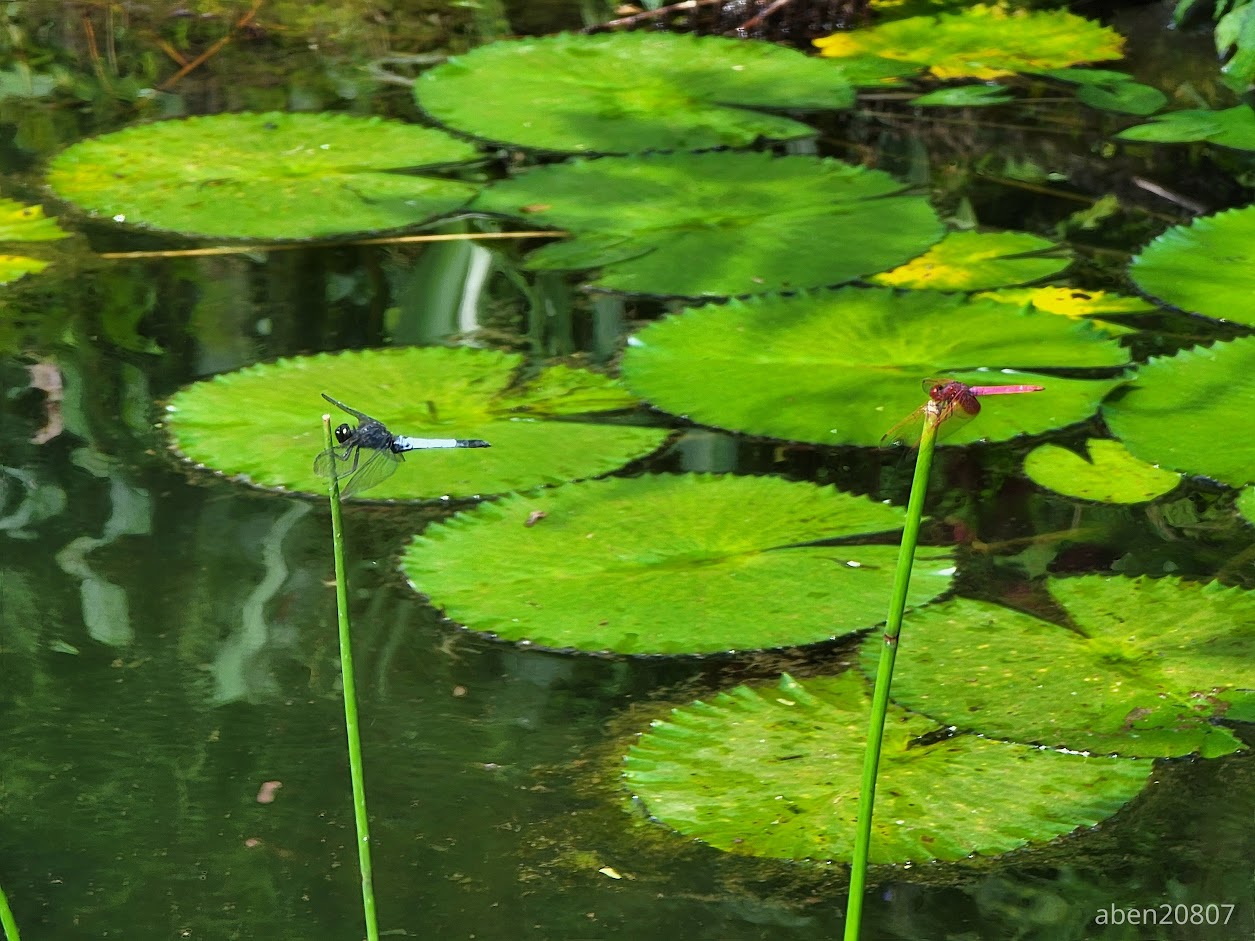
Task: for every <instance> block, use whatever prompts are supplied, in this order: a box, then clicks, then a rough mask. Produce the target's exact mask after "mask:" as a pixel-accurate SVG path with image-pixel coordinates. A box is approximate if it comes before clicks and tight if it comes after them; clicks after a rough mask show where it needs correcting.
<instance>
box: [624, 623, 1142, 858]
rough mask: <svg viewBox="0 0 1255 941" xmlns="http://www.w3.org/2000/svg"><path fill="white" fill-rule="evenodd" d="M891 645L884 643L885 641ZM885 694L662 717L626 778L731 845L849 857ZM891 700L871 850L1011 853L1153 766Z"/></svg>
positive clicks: (799, 694)
mask: <svg viewBox="0 0 1255 941" xmlns="http://www.w3.org/2000/svg"><path fill="white" fill-rule="evenodd" d="M876 641H877V643H879V642H880V639H879V638H877V639H876ZM870 699H871V696H870V694H869V692H868V690H867V686H866V684H865V683H864V682H863V681H862V680H861V678H860V677H858V676H857V675H856V674H854V673H850V672H847V673H844V674H842V675H841V676H838V677H835V678H819V679H809V680H806V681H805V682H799V681H797V680H794V679H792V678H791V677H788V676H785V677H784V678H783V679H781V681H780V684H779V686H777V687H774V688H763V687H747V686H740V687H737V688H736V689H734V690H733V691H732V692H730V693H721V694H719V695H718V696H716V697H715V698H714V699H713V700H711V701H710V702H701V701H699V702H695V703H693V704H691V705H688V706H683V707H681V708H679V709H675V710H673V711H672V713H671V716H670V717H669V718H668V719H666V720H663V721H659V722H655V723H653V725H652V727H651V728H650V729H649V731H648V732H646V733H645V734H644V735H642V736H641V738H640V740H639V741H638V742H637V743H636V744H635V745H633V746H632V747H631V748H630V749H629V750H628V753H627V757H626V759H625V761H624V774H623V776H624V783H625V784H626V786H627V787H628V788H629V789H630V790H631V792H632V793H633V794H635V795H636V796H637V797H638V798H639V799H640V800H641V801H643V803H644V805H645V809H646V810H647V811H648V812H649V813H650V814H651V815H652V816H654V817H656V818H657V819H659V820H661V821H662V822H663V823H665V824H667V825H668V826H670V827H674V828H675V829H676V830H679V831H680V832H681V833H683V834H685V835H686V836H689V837H697V838H699V839H702V840H705V841H706V842H708V843H710V844H711V845H713V846H716V847H718V848H719V849H722V850H726V851H728V852H731V853H742V854H752V855H756V856H772V857H781V858H785V859H817V860H839V861H843V862H846V861H849V859H850V858H851V856H852V853H853V847H854V833H855V816H856V808H857V806H858V793H859V783H860V775H861V771H862V763H863V752H864V750H865V746H866V741H867V727H868V720H869V714H870V711H871V710H870ZM940 731H941V729H940V727H938V726H937V725H936V724H935V723H933V722H931V721H929V720H927V719H925V718H923V717H922V716H917V715H912V714H910V713H908V712H905V711H903V710H901V709H898V708H896V707H894V706H890V709H889V718H888V726H887V728H886V730H885V742H884V749H883V753H882V757H881V763H880V777H879V783H878V787H877V790H876V811H875V815H874V817H873V819H872V842H871V859H872V862H877V863H908V862H924V861H928V860H939V859H940V860H958V859H963V858H965V857H967V856H970V855H972V854H974V853H980V854H983V855H993V854H996V853H1005V852H1008V851H1010V850H1013V849H1017V848H1019V847H1022V846H1025V845H1026V844H1029V843H1035V842H1044V841H1046V840H1050V839H1053V838H1055V837H1058V836H1062V835H1063V834H1066V833H1070V832H1072V831H1074V830H1076V829H1078V828H1081V827H1089V826H1093V825H1094V824H1096V823H1098V822H1100V821H1101V820H1104V819H1106V818H1107V817H1109V816H1110V815H1111V814H1113V813H1115V812H1116V811H1117V810H1119V809H1120V807H1122V806H1123V805H1124V804H1125V803H1126V802H1128V801H1129V800H1130V799H1131V798H1133V797H1134V796H1136V795H1137V793H1138V792H1139V791H1140V790H1141V789H1142V788H1143V787H1144V786H1145V784H1146V781H1147V779H1148V777H1149V775H1150V772H1151V763H1150V762H1149V761H1133V760H1129V759H1119V758H1087V757H1083V756H1080V755H1068V754H1063V753H1060V752H1052V751H1045V750H1041V749H1035V748H1029V747H1026V746H1022V745H1011V744H1007V743H1004V742H993V741H988V740H985V739H980V738H977V737H976V736H973V735H959V736H956V737H953V738H943V739H942V740H940V741H937V740H935V738H934V740H933V741H931V742H930V743H928V744H923V745H921V744H919V743H918V742H917V740H918V739H921V738H923V737H925V736H933V737H935V736H936V735H937V733H939V732H940Z"/></svg>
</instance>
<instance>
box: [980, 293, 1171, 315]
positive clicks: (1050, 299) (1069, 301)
mask: <svg viewBox="0 0 1255 941" xmlns="http://www.w3.org/2000/svg"><path fill="white" fill-rule="evenodd" d="M976 297H977V299H979V300H991V301H999V302H1000V303H1003V304H1013V305H1014V306H1016V307H1022V306H1024V305H1025V304H1031V305H1032V306H1033V308H1034V309H1035V310H1040V311H1042V312H1043V313H1047V314H1058V315H1059V316H1061V317H1072V318H1073V319H1079V318H1082V317H1094V318H1099V319H1106V318H1108V317H1118V316H1121V315H1124V314H1149V313H1153V312H1154V311H1155V310H1156V308H1155V305H1154V304H1152V303H1150V302H1149V301H1147V300H1144V299H1143V298H1140V297H1127V296H1125V295H1123V294H1113V293H1111V292H1109V291H1091V290H1089V289H1088V288H1077V287H1068V286H1059V285H1047V286H1046V287H1040V288H1002V289H1000V290H997V291H983V292H981V293H980V294H977V295H976Z"/></svg>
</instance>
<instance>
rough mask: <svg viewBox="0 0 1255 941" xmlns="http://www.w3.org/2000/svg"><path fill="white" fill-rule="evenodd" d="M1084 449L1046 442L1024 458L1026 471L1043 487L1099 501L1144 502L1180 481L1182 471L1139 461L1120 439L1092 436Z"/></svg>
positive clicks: (1173, 486) (1174, 486) (1070, 495)
mask: <svg viewBox="0 0 1255 941" xmlns="http://www.w3.org/2000/svg"><path fill="white" fill-rule="evenodd" d="M1085 452H1086V453H1085V454H1077V453H1076V452H1075V451H1072V450H1069V449H1068V448H1063V447H1059V446H1058V445H1055V444H1043V445H1041V446H1039V447H1037V448H1034V449H1033V450H1032V451H1030V452H1029V454H1028V456H1027V457H1026V458H1025V459H1024V473H1025V474H1027V475H1028V477H1029V478H1030V479H1031V480H1032V481H1033V482H1034V483H1036V484H1037V485H1038V486H1040V487H1046V488H1047V489H1050V490H1053V491H1055V492H1056V493H1061V494H1063V495H1064V496H1068V497H1077V498H1078V499H1081V500H1094V501H1097V502H1099V503H1143V502H1145V501H1146V500H1154V499H1155V498H1156V497H1162V496H1163V495H1164V494H1165V493H1168V492H1169V491H1170V490H1173V489H1175V488H1176V486H1177V484H1179V483H1180V482H1181V475H1180V474H1174V473H1172V472H1171V471H1165V470H1160V469H1159V468H1158V467H1152V466H1151V465H1150V464H1145V463H1143V462H1142V461H1139V460H1138V459H1137V458H1135V457H1133V455H1131V454H1130V453H1129V452H1128V450H1127V449H1125V447H1124V445H1122V444H1121V443H1120V442H1118V441H1112V440H1110V439H1107V438H1091V439H1090V440H1089V441H1087V442H1085Z"/></svg>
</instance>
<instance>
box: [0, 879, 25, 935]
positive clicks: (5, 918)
mask: <svg viewBox="0 0 1255 941" xmlns="http://www.w3.org/2000/svg"><path fill="white" fill-rule="evenodd" d="M0 926H3V927H4V937H5V941H22V936H21V935H19V934H18V933H17V919H16V918H14V917H13V909H11V908H9V899H8V896H6V895H5V894H4V889H3V888H0Z"/></svg>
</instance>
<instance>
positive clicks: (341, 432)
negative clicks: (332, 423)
mask: <svg viewBox="0 0 1255 941" xmlns="http://www.w3.org/2000/svg"><path fill="white" fill-rule="evenodd" d="M351 437H353V429H352V428H350V427H349V426H348V425H341V426H340V427H338V428H337V429H336V440H337V441H339V442H340V443H341V444H344V443H345V442H346V441H348V440H349V438H351Z"/></svg>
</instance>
